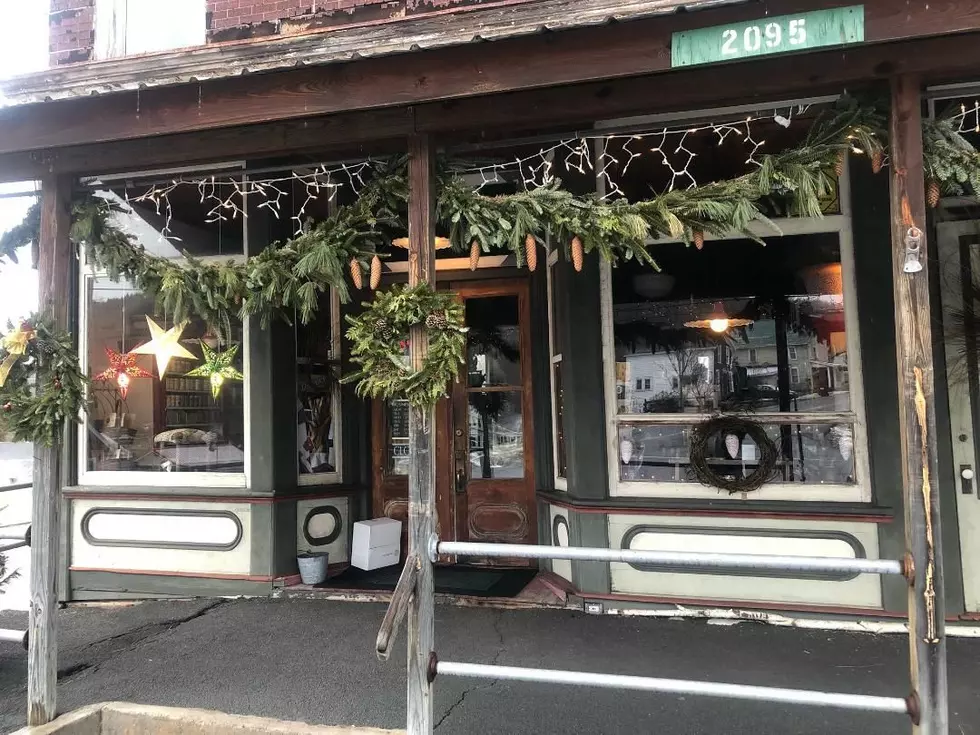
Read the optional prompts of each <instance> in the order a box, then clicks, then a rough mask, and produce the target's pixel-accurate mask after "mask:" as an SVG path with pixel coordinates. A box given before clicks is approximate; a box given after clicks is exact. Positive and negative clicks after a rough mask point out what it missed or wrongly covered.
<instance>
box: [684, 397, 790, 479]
mask: <svg viewBox="0 0 980 735" xmlns="http://www.w3.org/2000/svg"><path fill="white" fill-rule="evenodd" d="M719 434H720V435H722V436H727V435H728V434H734V435H736V436H738V437H739V439H740V440H741V437H743V436H749V437H750V438H751V439H752V441H754V442H755V444H756V446H757V447H758V448H759V463H758V465H756V468H755V470H753V471H752V472H751V473H749V474H748V475H746V476H744V477H743V476H741V475H740V474H735V475H729V474H723V473H720V472H718V471H716V470H715V469H714V468H713V467H711V466H710V465H709V463H708V453H709V444H710V442H711V440H712V439H713V438H714V437H716V436H718V435H719ZM690 456H691V471H692V472H693V473H694V476H695V477H697V479H698V480H699V481H700V482H701V483H702V484H704V485H710V486H712V487H717V488H721V489H722V490H727V491H728V492H729V494H731V495H734V494H736V493H747V492H752V491H753V490H758V489H759V488H760V487H762V486H763V485H765V484H766V483H767V482H769V480H770V479H771V478H772V475H773V470H774V469H775V468H776V461H777V459H778V457H779V451H778V450H777V449H776V445H775V444H774V443H773V441H772V439H770V438H769V435H768V434H767V433H766V430H765V429H764V428H762V426H761V425H760V424H757V423H756V422H754V421H748V420H746V419H744V418H740V417H738V416H717V417H715V418H712V419H708V420H707V421H703V422H702V423H700V424H697V425H696V426H694V427H693V429H692V430H691V455H690Z"/></svg>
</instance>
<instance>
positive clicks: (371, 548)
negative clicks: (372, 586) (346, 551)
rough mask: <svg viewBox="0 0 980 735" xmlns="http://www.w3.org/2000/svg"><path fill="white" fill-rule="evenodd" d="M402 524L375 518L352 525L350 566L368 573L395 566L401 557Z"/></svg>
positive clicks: (387, 519)
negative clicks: (352, 536)
mask: <svg viewBox="0 0 980 735" xmlns="http://www.w3.org/2000/svg"><path fill="white" fill-rule="evenodd" d="M401 543H402V524H401V521H396V520H392V519H391V518H375V519H373V520H370V521H358V522H357V523H355V524H354V539H353V541H352V543H351V555H350V563H351V566H354V567H357V568H358V569H364V570H367V571H370V570H371V569H380V568H381V567H390V566H391V565H392V564H397V563H398V560H399V558H400V557H401Z"/></svg>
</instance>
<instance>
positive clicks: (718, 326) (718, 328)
mask: <svg viewBox="0 0 980 735" xmlns="http://www.w3.org/2000/svg"><path fill="white" fill-rule="evenodd" d="M708 326H709V327H711V331H712V332H718V333H719V334H721V333H722V332H727V331H728V320H727V319H712V320H711V321H709V322H708Z"/></svg>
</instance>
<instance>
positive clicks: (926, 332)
mask: <svg viewBox="0 0 980 735" xmlns="http://www.w3.org/2000/svg"><path fill="white" fill-rule="evenodd" d="M891 101H892V105H891V136H890V137H891V218H892V276H893V281H894V291H895V336H896V340H895V347H896V351H897V358H898V362H897V365H898V390H899V397H898V398H899V400H898V406H899V427H900V431H901V435H902V446H901V452H902V483H903V492H904V498H905V542H906V548H907V550H908V553H909V554H911V560H912V563H913V565H914V572H915V577H914V584H911V585H910V586H909V604H908V608H909V657H910V667H911V679H912V686H913V695H914V699H916V700H917V709H918V710H919V712H918V714H919V715H920V716H919V718H918V719H919V724H918V725H917V726H916V727H914V728H913V732H914V733H921V735H946V733H947V731H948V719H949V717H948V712H947V700H946V637H945V626H944V617H945V604H944V600H943V577H942V571H943V565H942V553H941V552H942V545H941V543H940V519H939V486H938V484H937V479H936V478H937V473H936V465H937V450H936V411H935V405H934V402H933V399H934V391H933V380H934V377H935V376H934V374H933V364H932V346H933V345H932V320H931V314H930V309H929V260H928V258H927V253H926V238H925V229H926V205H925V180H924V174H923V166H922V112H921V105H922V99H921V96H920V80H919V78H918V77H916V76H899V77H896V78H894V79H893V80H892V87H891ZM916 246H917V247H918V249H919V252H918V262H919V263H920V264H921V266H922V268H921V270H919V271H914V269H912V270H913V272H906V268H905V262H906V256H907V255H908V254H909V252H910V250H914V249H915V247H916ZM913 720H915V718H914V717H913Z"/></svg>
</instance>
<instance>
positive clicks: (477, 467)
mask: <svg viewBox="0 0 980 735" xmlns="http://www.w3.org/2000/svg"><path fill="white" fill-rule="evenodd" d="M469 414H470V420H469V428H470V477H471V478H473V479H476V478H483V479H490V478H495V477H496V478H508V477H509V478H519V477H524V420H523V416H522V415H521V393H520V392H519V391H494V392H492V393H477V392H473V393H470V394H469Z"/></svg>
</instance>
